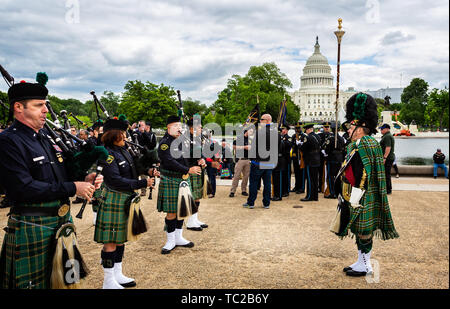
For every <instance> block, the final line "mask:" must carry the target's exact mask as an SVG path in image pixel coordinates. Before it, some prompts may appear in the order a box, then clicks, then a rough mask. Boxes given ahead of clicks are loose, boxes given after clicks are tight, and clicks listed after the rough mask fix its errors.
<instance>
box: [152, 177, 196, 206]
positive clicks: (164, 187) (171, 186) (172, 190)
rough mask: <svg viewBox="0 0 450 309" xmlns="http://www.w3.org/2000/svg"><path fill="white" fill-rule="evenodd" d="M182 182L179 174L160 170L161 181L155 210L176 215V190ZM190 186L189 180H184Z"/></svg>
mask: <svg viewBox="0 0 450 309" xmlns="http://www.w3.org/2000/svg"><path fill="white" fill-rule="evenodd" d="M182 181H183V178H181V174H180V173H175V172H170V171H166V170H161V181H160V182H159V187H158V202H157V203H156V208H157V209H158V211H159V212H161V211H163V212H165V213H176V212H177V208H178V189H179V187H180V183H181V182H182ZM186 181H187V182H188V183H189V186H190V179H189V178H188V179H186Z"/></svg>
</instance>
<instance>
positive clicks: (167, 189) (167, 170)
mask: <svg viewBox="0 0 450 309" xmlns="http://www.w3.org/2000/svg"><path fill="white" fill-rule="evenodd" d="M175 122H180V118H179V117H177V116H169V117H168V119H167V125H169V124H172V123H175ZM174 141H175V137H173V136H172V135H170V134H169V133H168V132H166V134H165V135H164V136H163V138H162V139H161V141H160V142H159V147H158V156H159V158H160V160H161V165H160V169H161V170H160V172H161V181H160V183H159V188H158V201H157V209H158V211H159V212H161V211H163V212H165V213H171V214H173V213H177V207H178V191H179V186H180V183H181V182H182V181H186V182H188V183H189V184H190V180H189V176H188V173H189V162H188V161H187V159H186V158H185V156H182V155H181V156H179V157H178V158H174V157H173V156H172V155H171V144H172V143H173V142H174ZM177 149H178V151H180V152H181V151H182V144H181V143H180V144H179V146H178V148H177ZM180 154H181V153H180ZM183 221H184V220H178V218H176V219H174V220H169V219H167V218H166V219H165V223H166V234H167V242H166V244H165V245H164V247H163V248H162V250H161V253H162V254H168V253H170V252H171V251H172V250H173V249H174V248H175V247H177V246H178V247H188V248H191V247H193V246H194V243H193V242H190V241H187V240H186V239H184V238H183V236H182V231H183Z"/></svg>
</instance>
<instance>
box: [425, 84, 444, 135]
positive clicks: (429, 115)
mask: <svg viewBox="0 0 450 309" xmlns="http://www.w3.org/2000/svg"><path fill="white" fill-rule="evenodd" d="M448 116H449V98H448V88H447V87H445V88H444V89H441V90H438V89H436V88H435V89H433V91H431V93H430V95H429V96H428V104H427V107H426V109H425V121H426V123H427V124H429V125H437V126H439V130H441V131H442V128H443V127H444V126H445V127H448Z"/></svg>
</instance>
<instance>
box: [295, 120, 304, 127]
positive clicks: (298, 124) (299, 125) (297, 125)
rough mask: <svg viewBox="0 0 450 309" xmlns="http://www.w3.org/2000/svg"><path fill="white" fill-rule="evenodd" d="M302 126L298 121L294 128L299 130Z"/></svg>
mask: <svg viewBox="0 0 450 309" xmlns="http://www.w3.org/2000/svg"><path fill="white" fill-rule="evenodd" d="M302 125H303V122H301V121H298V122H297V123H296V124H295V127H296V128H300V127H301V126H302Z"/></svg>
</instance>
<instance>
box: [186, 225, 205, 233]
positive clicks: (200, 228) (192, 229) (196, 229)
mask: <svg viewBox="0 0 450 309" xmlns="http://www.w3.org/2000/svg"><path fill="white" fill-rule="evenodd" d="M186 228H187V229H188V230H191V231H197V232H200V231H202V230H203V228H202V227H201V226H197V227H186Z"/></svg>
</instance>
